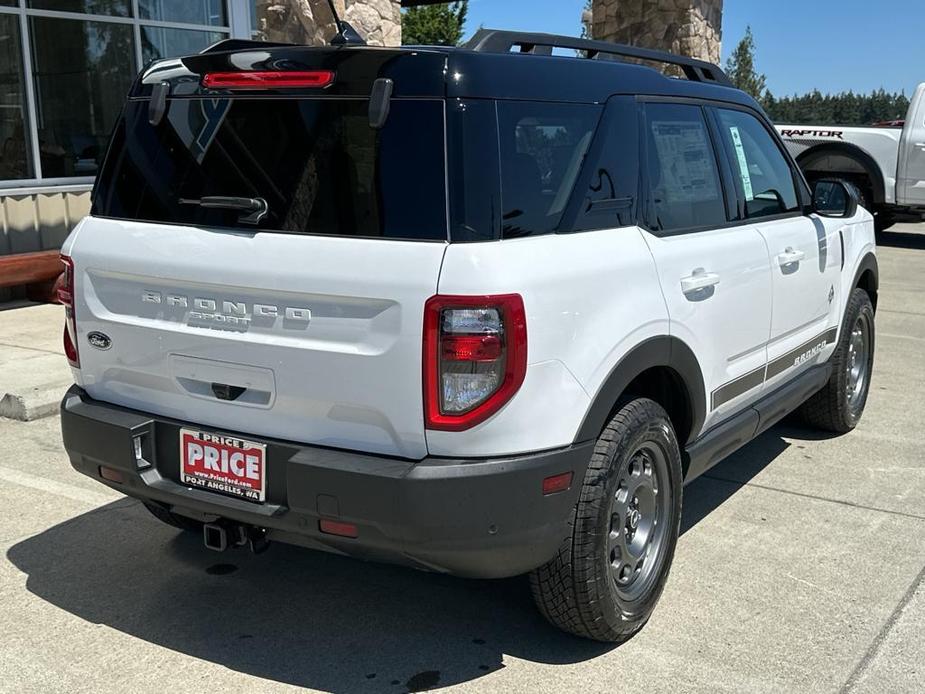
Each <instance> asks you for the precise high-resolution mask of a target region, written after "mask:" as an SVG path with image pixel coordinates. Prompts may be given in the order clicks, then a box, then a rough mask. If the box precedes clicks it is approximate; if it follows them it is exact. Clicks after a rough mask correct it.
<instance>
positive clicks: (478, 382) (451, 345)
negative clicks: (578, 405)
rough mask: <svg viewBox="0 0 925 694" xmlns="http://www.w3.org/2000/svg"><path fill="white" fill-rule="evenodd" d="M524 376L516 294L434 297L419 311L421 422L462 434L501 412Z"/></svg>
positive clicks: (522, 318) (523, 333)
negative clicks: (421, 329)
mask: <svg viewBox="0 0 925 694" xmlns="http://www.w3.org/2000/svg"><path fill="white" fill-rule="evenodd" d="M526 373H527V319H526V313H525V311H524V302H523V299H522V298H521V297H520V295H519V294H502V295H496V296H439V295H438V296H434V297H431V298H430V299H428V300H427V303H426V304H425V305H424V417H425V423H426V425H427V428H428V429H438V430H443V431H463V430H465V429H470V428H471V427H474V426H475V425H476V424H480V423H481V422H484V421H485V420H486V419H488V418H489V417H491V416H492V415H493V414H495V413H496V412H497V411H498V410H500V409H501V408H502V407H503V406H504V405H505V404H506V403H507V402H508V401H509V400H510V399H511V398H512V397H513V396H514V394H515V393H516V392H517V391H518V390H519V389H520V386H521V385H522V384H523V382H524V377H525V376H526Z"/></svg>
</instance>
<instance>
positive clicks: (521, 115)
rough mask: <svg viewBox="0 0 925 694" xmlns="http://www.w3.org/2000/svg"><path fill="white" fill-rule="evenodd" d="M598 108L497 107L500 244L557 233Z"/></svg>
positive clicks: (520, 104)
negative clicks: (500, 209) (501, 235)
mask: <svg viewBox="0 0 925 694" xmlns="http://www.w3.org/2000/svg"><path fill="white" fill-rule="evenodd" d="M602 111H603V108H602V107H601V106H595V105H586V104H550V103H533V102H526V103H524V102H505V101H501V102H498V136H499V139H500V155H501V200H502V220H503V221H502V229H503V235H504V237H505V238H514V237H518V236H531V235H536V234H548V233H551V232H553V231H555V230H556V227H557V226H558V225H559V221H560V220H561V219H562V214H563V212H564V211H565V207H566V205H567V204H568V202H569V199H570V197H571V194H572V190H573V189H574V187H575V182H576V181H577V180H578V174H579V173H580V172H581V166H582V164H583V163H584V159H585V155H587V153H588V148H589V147H590V145H591V140H592V138H593V137H594V132H595V130H596V129H597V124H598V122H599V121H600V118H601V113H602Z"/></svg>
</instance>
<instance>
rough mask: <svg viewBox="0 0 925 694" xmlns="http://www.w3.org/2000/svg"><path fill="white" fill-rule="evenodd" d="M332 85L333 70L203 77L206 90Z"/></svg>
mask: <svg viewBox="0 0 925 694" xmlns="http://www.w3.org/2000/svg"><path fill="white" fill-rule="evenodd" d="M332 84H334V71H333V70H307V71H302V72H298V71H278V70H265V71H251V72H209V73H206V74H205V75H203V77H202V86H203V87H205V88H206V89H299V88H311V89H323V88H324V87H329V86H331V85H332Z"/></svg>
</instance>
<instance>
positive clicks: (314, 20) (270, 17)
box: [254, 0, 401, 46]
mask: <svg viewBox="0 0 925 694" xmlns="http://www.w3.org/2000/svg"><path fill="white" fill-rule="evenodd" d="M255 1H256V4H257V26H255V27H254V29H255V31H256V32H257V36H258V38H260V39H263V40H264V41H281V42H290V43H302V44H306V45H309V46H318V45H324V44H325V43H327V39H328V38H329V37H330V36H331V35H332V34H333V33H334V26H333V21H332V17H331V10H330V7H329V5H328V2H327V0H255ZM334 4H335V6H336V7H337V11H338V12H339V13H340V16H341V18H342V19H344V20H346V21H348V22H350V25H351V26H352V27H353V28H354V29H356V30H357V31H358V32H359V34H360V35H361V36H363V37H364V38H365V39H366V41H367V43H369V44H370V45H371V46H400V45H401V3H400V0H334Z"/></svg>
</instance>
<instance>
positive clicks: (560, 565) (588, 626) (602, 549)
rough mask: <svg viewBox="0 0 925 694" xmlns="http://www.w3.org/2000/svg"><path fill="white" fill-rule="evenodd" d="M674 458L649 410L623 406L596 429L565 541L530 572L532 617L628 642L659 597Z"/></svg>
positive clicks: (674, 492) (661, 417)
mask: <svg viewBox="0 0 925 694" xmlns="http://www.w3.org/2000/svg"><path fill="white" fill-rule="evenodd" d="M681 484H682V479H681V455H680V452H679V450H678V442H677V440H676V438H675V433H674V429H673V428H672V425H671V422H670V420H669V419H668V415H667V414H666V413H665V410H664V409H662V407H661V406H660V405H658V403H656V402H654V401H652V400H648V399H645V398H641V399H638V400H633V401H631V402H629V403H628V404H626V405H625V406H624V407H622V408H621V409H620V411H619V412H617V414H616V416H614V418H613V419H612V420H611V421H610V423H609V424H608V425H607V427H606V428H605V429H604V431H603V433H602V434H601V436H600V438H599V439H598V442H597V446H596V447H595V449H594V453H593V454H592V457H591V463H590V465H589V467H588V471H587V473H586V474H585V478H584V480H583V482H582V488H581V494H580V496H579V501H578V504H577V506H576V508H575V520H574V523H573V525H572V532H571V535H569V536H568V537H566V538H565V539H564V540H563V542H562V545H561V546H560V548H559V552H558V554H557V555H556V556H555V557H554V558H553V559H552V560H551V561H550V562H549V563H547V564H546V565H544V566H542V567H540V568H539V569H536V570H535V571H533V572H532V573H531V575H530V584H531V587H532V590H533V597H534V599H535V601H536V604H537V606H538V607H539V610H540V612H542V614H543V615H544V616H545V617H546V619H548V620H549V621H550V622H552V623H553V624H554V625H555V626H557V627H559V628H560V629H563V630H564V631H567V632H570V633H573V634H576V635H578V636H583V637H585V638H589V639H594V640H597V641H609V642H621V641H625V640H627V639H629V638H630V637H631V636H632V635H633V634H635V633H636V632H637V631H639V629H641V628H642V626H643V625H644V624H645V623H646V621H648V619H649V616H650V615H651V614H652V611H653V610H654V609H655V605H656V603H657V602H658V599H659V597H660V596H661V593H662V589H663V587H664V585H665V581H666V580H667V578H668V571H669V569H670V567H671V560H672V558H673V556H674V550H675V545H676V544H677V540H678V530H679V527H680V521H681Z"/></svg>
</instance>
